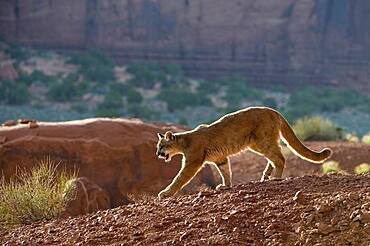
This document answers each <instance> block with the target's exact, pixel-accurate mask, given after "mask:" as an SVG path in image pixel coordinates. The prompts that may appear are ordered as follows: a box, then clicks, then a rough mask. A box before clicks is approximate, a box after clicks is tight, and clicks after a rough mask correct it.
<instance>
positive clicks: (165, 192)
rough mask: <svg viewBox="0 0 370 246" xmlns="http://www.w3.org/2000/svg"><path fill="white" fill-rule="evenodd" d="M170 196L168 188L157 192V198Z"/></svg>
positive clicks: (161, 198)
mask: <svg viewBox="0 0 370 246" xmlns="http://www.w3.org/2000/svg"><path fill="white" fill-rule="evenodd" d="M170 196H171V192H170V190H162V191H161V192H159V193H158V199H159V200H163V199H164V198H167V197H170Z"/></svg>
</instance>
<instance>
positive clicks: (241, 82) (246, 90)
mask: <svg viewBox="0 0 370 246" xmlns="http://www.w3.org/2000/svg"><path fill="white" fill-rule="evenodd" d="M218 83H219V84H220V85H223V86H225V87H226V95H225V97H224V99H225V100H226V101H227V102H228V106H229V107H230V108H239V107H240V103H241V101H242V100H263V99H264V93H263V92H262V91H260V90H258V89H255V88H253V87H251V86H249V85H248V83H247V81H246V80H245V79H243V78H238V77H235V78H229V79H224V80H219V81H218Z"/></svg>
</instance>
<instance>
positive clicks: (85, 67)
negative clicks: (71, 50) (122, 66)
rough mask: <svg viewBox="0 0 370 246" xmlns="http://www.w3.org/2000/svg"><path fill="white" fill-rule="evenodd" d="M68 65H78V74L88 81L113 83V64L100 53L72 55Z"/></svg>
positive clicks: (90, 52) (114, 78)
mask: <svg viewBox="0 0 370 246" xmlns="http://www.w3.org/2000/svg"><path fill="white" fill-rule="evenodd" d="M68 62H69V63H72V64H75V65H79V72H80V73H81V74H83V76H84V78H85V79H86V80H89V81H96V82H100V83H108V82H111V81H115V80H116V77H115V74H114V70H113V68H114V62H113V61H112V60H111V59H109V58H108V57H107V56H106V55H104V54H103V53H102V52H100V51H89V52H86V53H82V54H81V53H79V54H74V55H72V56H71V58H70V59H69V60H68Z"/></svg>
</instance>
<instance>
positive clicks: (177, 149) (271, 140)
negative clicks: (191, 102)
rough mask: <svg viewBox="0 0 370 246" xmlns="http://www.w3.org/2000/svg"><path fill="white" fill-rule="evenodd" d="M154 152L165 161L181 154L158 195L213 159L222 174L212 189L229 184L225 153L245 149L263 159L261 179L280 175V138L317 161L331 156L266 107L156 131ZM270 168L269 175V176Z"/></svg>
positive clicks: (175, 189)
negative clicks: (190, 127)
mask: <svg viewBox="0 0 370 246" xmlns="http://www.w3.org/2000/svg"><path fill="white" fill-rule="evenodd" d="M158 138H159V140H158V144H157V153H156V154H157V156H158V157H159V158H163V159H165V161H166V162H169V161H170V160H171V158H172V157H173V156H174V155H177V154H182V155H183V160H182V167H181V170H180V171H179V173H178V174H177V175H176V177H175V178H174V179H173V181H172V182H171V184H170V185H168V186H167V188H165V189H164V190H162V191H161V192H160V193H159V194H158V197H159V199H162V198H165V197H169V196H172V195H174V194H175V193H177V192H178V191H179V190H181V189H182V188H183V187H184V186H185V185H186V184H187V183H189V181H190V180H191V179H192V178H193V177H194V176H195V175H196V174H197V173H198V172H199V170H200V169H201V168H202V167H203V164H204V163H206V162H208V163H213V164H214V165H215V167H216V168H217V170H218V172H219V173H220V176H221V178H222V184H220V185H218V186H217V188H216V189H223V188H228V187H231V185H232V183H231V169H230V162H229V158H228V156H230V155H234V154H237V153H239V152H240V151H243V150H246V149H249V150H251V151H253V152H256V153H258V154H260V155H262V156H264V157H265V158H266V159H267V165H266V168H265V170H264V171H263V175H262V178H261V181H264V180H266V179H268V178H281V176H282V174H283V169H284V165H285V159H284V156H283V155H282V153H281V147H280V139H282V140H283V141H284V142H285V143H286V144H287V145H288V147H289V148H290V149H291V150H292V151H293V152H294V153H295V154H296V155H298V156H299V157H301V158H303V159H305V160H308V161H310V162H316V163H321V162H323V161H325V160H326V159H328V158H329V157H330V156H331V153H332V152H331V150H330V149H329V148H325V149H323V150H322V151H321V152H315V151H312V150H310V149H308V148H307V147H306V146H305V145H303V143H302V142H301V141H300V140H299V139H298V138H297V137H296V135H295V134H294V132H293V130H292V128H291V127H290V125H289V124H288V122H287V121H286V120H285V119H284V117H283V116H282V115H281V114H280V113H278V112H277V111H275V110H273V109H270V108H266V107H251V108H246V109H242V110H239V111H236V112H233V113H230V114H227V115H225V116H223V117H221V118H220V119H219V120H217V121H215V122H213V123H212V124H209V125H205V124H203V125H200V126H198V127H196V128H195V129H193V130H190V131H185V132H181V133H172V132H171V131H168V132H166V133H165V134H164V135H162V134H158ZM273 170H274V174H273V176H271V174H272V171H273Z"/></svg>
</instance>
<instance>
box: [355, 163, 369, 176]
mask: <svg viewBox="0 0 370 246" xmlns="http://www.w3.org/2000/svg"><path fill="white" fill-rule="evenodd" d="M368 173H370V164H367V163H362V164H360V165H358V166H356V167H355V174H368Z"/></svg>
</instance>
